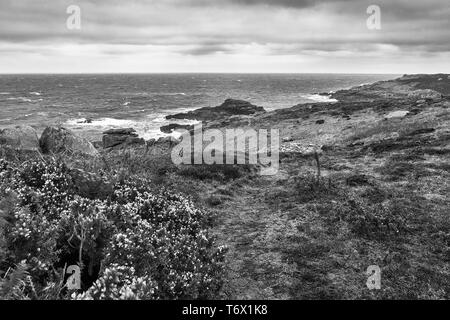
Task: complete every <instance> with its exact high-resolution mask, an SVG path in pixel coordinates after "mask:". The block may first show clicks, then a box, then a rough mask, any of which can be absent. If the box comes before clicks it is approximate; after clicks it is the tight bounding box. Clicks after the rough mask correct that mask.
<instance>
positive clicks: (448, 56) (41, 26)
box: [0, 0, 450, 74]
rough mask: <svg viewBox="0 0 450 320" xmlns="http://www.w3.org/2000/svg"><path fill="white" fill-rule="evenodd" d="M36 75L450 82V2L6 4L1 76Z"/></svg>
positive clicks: (2, 5)
mask: <svg viewBox="0 0 450 320" xmlns="http://www.w3.org/2000/svg"><path fill="white" fill-rule="evenodd" d="M70 5H77V6H79V8H80V9H81V29H72V30H71V29H69V28H67V19H68V18H69V16H70V14H67V12H66V11H67V8H68V7H69V6H70ZM370 5H378V6H379V7H380V9H381V29H380V30H370V29H369V28H368V27H367V23H366V22H367V19H368V18H369V14H367V12H366V11H367V8H368V7H369V6H370ZM70 21H73V20H70ZM35 72H38V73H64V72H67V73H81V72H293V73H294V72H322V73H323V72H325V73H327V72H343V73H395V74H398V73H435V72H447V73H450V1H449V0H426V1H425V0H376V1H375V0H369V1H367V0H334V1H332V0H319V1H313V0H127V1H124V0H0V73H35Z"/></svg>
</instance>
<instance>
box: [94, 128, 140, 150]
mask: <svg viewBox="0 0 450 320" xmlns="http://www.w3.org/2000/svg"><path fill="white" fill-rule="evenodd" d="M102 142H103V148H105V149H108V148H123V147H128V146H132V145H144V144H145V140H144V139H142V138H139V136H138V134H137V133H136V130H134V129H133V128H121V129H110V130H107V131H105V132H103V139H102Z"/></svg>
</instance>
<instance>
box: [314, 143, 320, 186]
mask: <svg viewBox="0 0 450 320" xmlns="http://www.w3.org/2000/svg"><path fill="white" fill-rule="evenodd" d="M314 158H315V159H316V164H317V183H320V159H319V153H318V152H317V151H315V152H314Z"/></svg>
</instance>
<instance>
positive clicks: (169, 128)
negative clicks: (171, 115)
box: [160, 123, 193, 133]
mask: <svg viewBox="0 0 450 320" xmlns="http://www.w3.org/2000/svg"><path fill="white" fill-rule="evenodd" d="M177 129H185V130H192V129H193V126H192V125H188V124H178V123H171V124H168V125H167V126H162V127H161V128H160V130H161V132H164V133H172V132H173V131H174V130H177Z"/></svg>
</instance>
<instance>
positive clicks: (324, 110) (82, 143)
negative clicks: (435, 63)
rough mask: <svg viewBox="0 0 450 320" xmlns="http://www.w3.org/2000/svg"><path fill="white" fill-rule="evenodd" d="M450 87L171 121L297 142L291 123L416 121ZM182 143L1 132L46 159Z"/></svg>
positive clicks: (363, 90)
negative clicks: (266, 132)
mask: <svg viewBox="0 0 450 320" xmlns="http://www.w3.org/2000/svg"><path fill="white" fill-rule="evenodd" d="M449 82H450V76H449V75H445V74H437V75H405V76H403V77H401V78H398V79H395V80H389V81H380V82H376V83H373V84H368V85H362V86H358V87H355V88H351V89H348V90H340V91H337V92H334V93H332V94H331V98H333V99H336V100H337V101H338V102H336V103H334V102H333V103H311V104H300V105H296V106H294V107H291V108H286V109H279V110H275V111H271V112H267V111H266V110H264V108H263V107H259V106H255V105H253V104H251V103H250V102H247V101H242V100H235V99H227V100H225V101H224V103H223V104H221V105H219V106H216V107H203V108H199V109H196V110H193V111H189V112H186V113H178V114H173V115H169V116H167V117H166V118H167V119H168V120H196V121H201V122H202V123H203V127H204V128H228V127H230V128H235V127H248V126H252V127H269V126H275V127H277V126H278V127H280V129H282V131H283V133H282V135H283V137H284V140H294V139H293V138H292V136H294V137H295V136H296V133H295V132H292V130H289V129H288V128H286V127H284V126H279V124H280V123H283V121H284V120H286V119H293V118H295V119H297V120H296V121H297V123H298V124H300V123H302V122H307V120H309V119H312V118H314V119H315V120H314V123H313V127H314V128H315V129H316V128H319V130H320V126H323V127H326V126H327V123H326V122H327V121H329V120H328V119H323V118H327V117H328V118H329V117H330V116H331V117H332V118H340V119H342V120H343V121H348V122H350V123H351V122H352V121H351V120H352V118H354V116H355V114H358V113H361V112H363V111H368V110H369V111H371V112H376V113H378V114H380V115H381V116H382V117H384V118H385V119H390V118H402V117H407V116H414V115H417V114H420V113H421V112H422V111H423V109H425V108H429V107H433V106H434V105H439V104H444V105H448V103H449V95H450V88H449ZM327 95H328V94H327ZM314 115H316V116H317V117H314ZM320 115H323V117H321V116H320ZM179 129H183V130H189V131H191V130H193V125H183V124H178V123H171V124H169V125H167V126H163V127H161V132H163V133H166V134H171V133H173V132H174V131H176V130H179ZM294 131H295V130H294ZM297 133H298V132H297ZM168 142H170V143H168ZM177 142H178V140H177V139H175V138H173V137H165V138H164V137H163V138H159V139H158V140H155V139H151V140H149V141H145V140H144V139H142V138H140V137H139V136H138V135H137V133H136V131H135V129H133V128H119V129H111V130H107V131H105V132H103V139H102V141H101V142H98V141H95V142H89V141H87V140H86V139H84V138H81V137H79V136H77V135H76V134H75V133H73V132H71V131H70V130H68V129H66V128H62V127H48V128H47V129H45V130H44V132H43V134H42V136H41V137H40V138H38V134H37V132H36V131H35V130H34V129H33V128H32V127H29V126H17V127H9V128H5V129H3V130H1V131H0V144H1V145H2V146H9V147H11V148H14V149H23V150H28V151H33V150H39V151H41V152H42V153H63V152H69V153H80V154H84V155H88V156H98V151H101V150H102V149H104V150H111V149H124V148H140V147H146V148H149V147H150V148H155V147H158V146H164V145H166V147H167V145H169V146H171V145H174V144H176V143H177ZM283 142H287V141H283ZM290 142H292V141H290ZM163 149H166V148H165V147H164V148H163Z"/></svg>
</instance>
